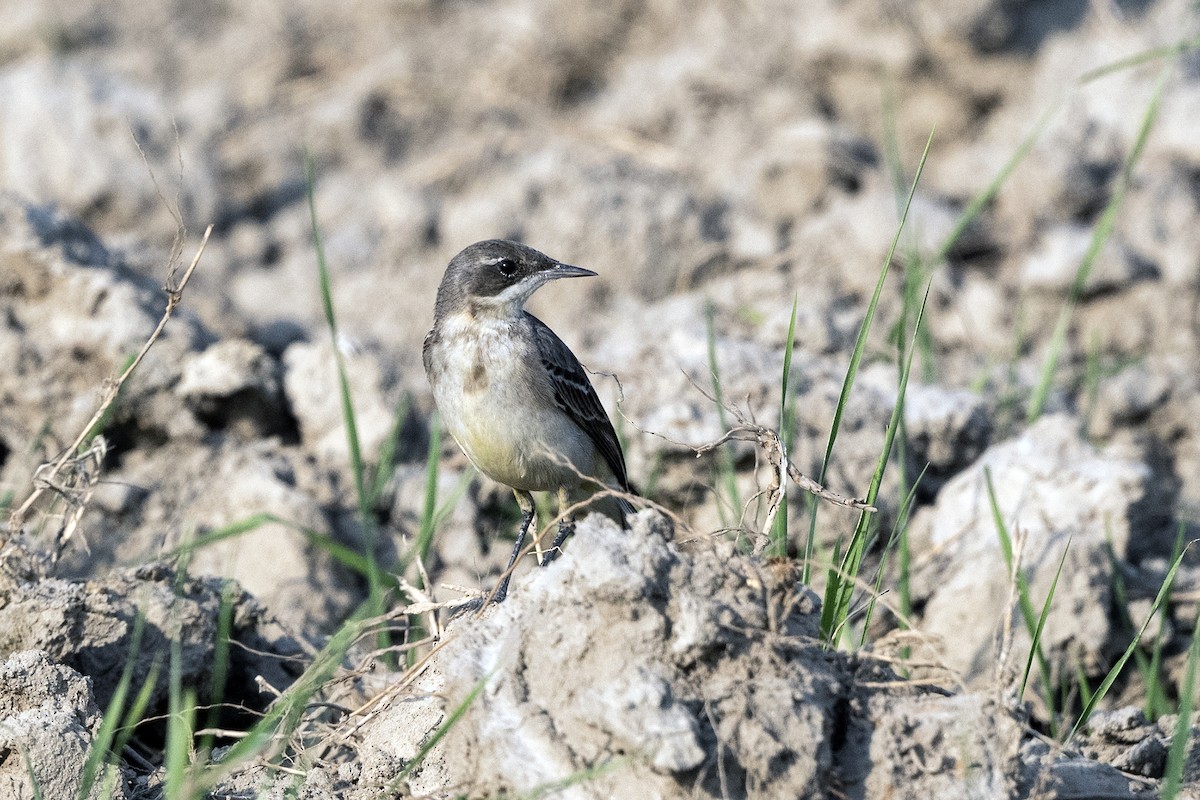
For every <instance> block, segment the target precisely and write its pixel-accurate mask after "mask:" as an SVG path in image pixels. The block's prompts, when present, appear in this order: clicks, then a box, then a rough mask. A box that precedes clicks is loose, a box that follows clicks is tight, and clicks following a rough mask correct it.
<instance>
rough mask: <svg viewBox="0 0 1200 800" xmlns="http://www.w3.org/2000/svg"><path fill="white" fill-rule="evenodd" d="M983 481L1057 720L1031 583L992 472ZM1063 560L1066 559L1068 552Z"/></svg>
mask: <svg viewBox="0 0 1200 800" xmlns="http://www.w3.org/2000/svg"><path fill="white" fill-rule="evenodd" d="M983 480H984V486H985V488H986V489H987V496H988V504H989V505H990V506H991V511H992V524H993V525H994V526H995V528H996V538H997V539H998V540H999V542H1000V552H1001V554H1002V555H1003V556H1004V564H1005V566H1007V567H1008V571H1009V574H1011V575H1013V579H1014V580H1015V581H1016V582H1017V606H1018V608H1020V610H1021V619H1022V620H1023V621H1024V623H1025V630H1026V632H1028V633H1029V638H1030V642H1031V644H1030V648H1029V652H1030V654H1031V655H1032V656H1033V657H1034V658H1036V659H1037V664H1038V674H1039V675H1041V678H1042V697H1043V699H1044V700H1045V701H1046V707H1047V708H1048V709H1049V710H1050V714H1051V715H1052V716H1054V715H1056V714H1057V713H1058V712H1059V711H1060V710H1061V709H1060V708H1059V707H1058V704H1057V703H1055V702H1054V682H1053V676H1052V674H1051V670H1050V660H1049V659H1048V658H1047V657H1046V653H1045V651H1044V650H1043V649H1042V642H1041V636H1040V635H1038V636H1035V632H1036V631H1037V617H1036V616H1035V615H1034V613H1033V601H1032V600H1031V599H1030V597H1029V581H1028V579H1027V578H1026V577H1025V573H1024V572H1022V571H1021V570H1019V569H1015V564H1014V559H1015V555H1014V553H1013V544H1012V535H1011V534H1010V533H1009V530H1008V523H1006V522H1005V521H1004V515H1003V514H1002V513H1001V511H1000V501H999V500H998V499H997V498H996V485H995V483H993V481H992V471H991V470H990V469H988V468H987V467H985V468H984V470H983ZM1063 556H1064V557H1065V556H1066V552H1065V551H1064V553H1063ZM1056 580H1057V579H1056ZM1027 677H1028V676H1027V675H1026V676H1025V678H1023V679H1022V681H1021V694H1020V695H1018V697H1023V696H1024V694H1025V679H1026V678H1027Z"/></svg>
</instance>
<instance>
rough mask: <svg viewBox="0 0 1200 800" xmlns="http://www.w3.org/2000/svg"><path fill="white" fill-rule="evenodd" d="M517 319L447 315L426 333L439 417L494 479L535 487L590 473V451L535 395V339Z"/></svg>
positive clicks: (572, 428) (539, 393) (560, 416)
mask: <svg viewBox="0 0 1200 800" xmlns="http://www.w3.org/2000/svg"><path fill="white" fill-rule="evenodd" d="M464 317H465V315H464ZM519 325H520V321H513V322H509V321H505V320H486V319H479V318H477V317H473V318H460V319H456V318H454V317H450V318H447V319H445V320H443V322H442V323H441V325H440V326H439V329H438V335H437V336H436V337H432V339H433V340H432V341H431V344H430V349H431V352H430V353H429V354H428V355H429V357H428V358H427V361H428V364H427V370H428V373H429V381H430V384H431V385H432V387H433V395H434V401H435V402H436V403H437V407H438V411H439V413H440V414H441V418H442V424H443V426H444V427H445V429H446V430H447V431H448V432H449V433H450V434H451V435H452V436H453V437H454V439H455V441H457V442H458V444H459V446H460V447H462V449H463V451H464V452H465V453H466V454H467V457H468V458H470V459H471V461H472V462H473V463H474V464H475V466H477V467H478V468H479V469H480V471H482V472H483V473H485V474H486V475H488V476H489V477H491V478H492V479H494V480H496V481H499V482H500V483H504V484H506V485H508V486H512V487H514V488H521V489H528V490H531V491H540V490H546V489H551V488H554V487H556V486H559V485H562V484H564V483H567V482H569V477H568V476H571V475H575V474H577V473H578V471H582V473H583V474H589V473H590V471H591V469H592V461H593V457H594V454H593V451H592V446H591V443H590V441H588V440H587V439H586V437H581V436H580V434H579V432H578V431H577V429H576V428H575V426H574V423H572V422H571V421H570V420H569V419H568V418H567V417H566V416H565V415H563V414H562V413H561V412H559V411H558V410H557V409H556V408H555V407H554V406H553V404H552V403H550V402H548V401H547V399H546V398H545V397H544V396H543V395H542V390H541V388H540V384H539V383H538V382H537V380H536V378H535V375H536V374H537V373H536V370H537V369H540V363H541V362H540V360H539V357H538V354H537V352H536V345H535V344H534V343H533V341H532V339H531V337H529V336H523V335H522V329H521V328H520V327H518V326H519ZM564 450H565V452H564Z"/></svg>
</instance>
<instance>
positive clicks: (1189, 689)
mask: <svg viewBox="0 0 1200 800" xmlns="http://www.w3.org/2000/svg"><path fill="white" fill-rule="evenodd" d="M1197 661H1200V613H1198V614H1197V615H1196V619H1195V622H1194V623H1193V624H1192V643H1191V645H1190V646H1189V647H1188V657H1187V666H1186V667H1184V671H1183V685H1182V686H1181V687H1180V688H1179V709H1178V710H1177V712H1176V713H1177V714H1178V715H1179V716H1178V718H1177V719H1176V721H1175V730H1174V732H1173V733H1172V734H1171V747H1170V749H1169V750H1168V751H1167V767H1166V769H1165V770H1164V771H1163V780H1162V795H1161V797H1162V800H1175V798H1176V797H1178V796H1179V790H1180V789H1181V788H1182V786H1183V770H1184V767H1185V766H1186V764H1187V760H1188V759H1187V752H1188V743H1189V742H1190V741H1191V738H1192V709H1193V708H1194V707H1195V702H1196V662H1197Z"/></svg>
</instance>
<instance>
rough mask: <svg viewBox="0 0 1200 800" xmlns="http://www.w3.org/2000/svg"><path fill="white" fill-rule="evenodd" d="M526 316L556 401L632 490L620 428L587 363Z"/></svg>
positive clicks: (609, 466) (623, 483)
mask: <svg viewBox="0 0 1200 800" xmlns="http://www.w3.org/2000/svg"><path fill="white" fill-rule="evenodd" d="M526 316H527V317H528V318H529V321H530V323H531V324H532V327H533V340H534V342H535V343H536V344H537V354H538V357H539V358H540V359H541V362H542V366H543V367H545V370H546V375H547V377H548V378H549V380H550V388H551V391H552V392H553V394H554V403H555V405H557V406H558V407H559V409H560V410H562V411H563V413H565V414H566V415H567V416H568V417H570V418H571V419H572V420H573V421H574V422H575V424H576V425H578V426H579V427H580V428H582V429H583V431H584V432H585V433H586V434H587V435H588V438H590V439H591V440H592V443H593V444H595V445H596V449H598V450H599V451H600V454H601V455H603V456H604V461H605V463H606V464H608V468H609V469H610V470H612V473H613V475H614V476H615V477H616V479H617V483H618V484H620V486H621V488H622V489H623V490H625V491H629V478H628V477H627V475H626V474H625V456H624V454H622V452H621V443H620V442H618V441H617V432H616V431H615V430H613V426H612V422H611V421H609V419H608V414H606V413H605V412H604V406H603V405H601V404H600V398H599V397H597V396H596V390H595V389H594V388H593V387H592V382H591V381H590V380H588V376H587V373H586V372H584V370H583V365H582V364H580V363H579V359H577V358H576V357H575V354H574V353H572V352H571V349H570V348H569V347H567V346H566V344H564V343H563V340H562V339H559V338H558V335H557V334H555V333H554V331H552V330H550V328H549V327H547V326H546V324H545V323H544V322H542V321H541V320H540V319H538V318H537V317H535V316H533V315H532V314H529V313H528V312H527V313H526Z"/></svg>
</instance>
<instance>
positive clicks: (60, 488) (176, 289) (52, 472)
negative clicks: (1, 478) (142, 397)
mask: <svg viewBox="0 0 1200 800" xmlns="http://www.w3.org/2000/svg"><path fill="white" fill-rule="evenodd" d="M212 229H213V226H212V225H209V226H208V228H207V229H206V230H205V231H204V237H203V239H201V241H200V247H199V248H198V249H197V250H196V255H195V257H194V258H193V259H192V261H191V263H190V264H189V265H188V268H187V269H186V270H185V271H184V273H183V276H182V277H181V278H179V280H178V282H177V283H176V281H175V268H174V265H173V266H172V269H171V272H170V274H169V275H168V277H167V283H166V285H165V286H164V287H163V290H164V291H165V292H166V293H167V306H166V309H165V310H164V311H163V315H162V318H161V319H159V321H158V325H157V326H156V327H155V329H154V332H153V333H151V334H150V337H149V338H148V339H147V340H146V342H145V344H143V345H142V349H141V350H140V351H138V354H137V355H136V356H135V357H134V359H133V361H131V362H130V363H129V366H127V367H126V368H125V370H124V371H123V372H122V373H121V374H120V375H119V376H117V378H116V380H113V381H110V382H108V383H107V385H106V386H105V388H104V393H103V395H102V397H101V400H100V405H99V407H98V408H97V409H96V412H95V413H94V414H93V415H92V418H91V419H90V420H88V422H87V424H86V425H84V426H83V428H81V429H80V431H79V434H78V435H77V436H76V437H75V439H74V441H72V442H71V444H70V445H68V446H67V447H66V448H65V449H64V450H63V451H62V453H61V454H60V455H59V456H58V458H56V459H55V460H54V461H52V462H49V463H46V464H43V465H41V466H40V467H38V469H37V471H36V472H35V473H34V488H33V491H32V492H31V493H30V495H29V497H27V498H26V499H25V501H24V502H23V503H21V505H20V506H18V507H17V508H16V509H15V510H14V511H13V512H12V514H10V515H9V522H8V533H9V535H10V536H11V534H12V533H14V532H16V531H19V530H20V529H21V527H22V525H24V522H25V516H26V515H27V514H28V513H29V510H30V509H31V508H32V507H33V505H34V503H36V502H37V501H38V499H39V498H40V497H41V496H42V495H43V494H44V493H45V492H46V491H47V490H48V489H49V490H53V491H54V492H55V494H56V495H58V496H60V497H64V498H66V499H67V502H68V503H69V504H71V506H72V509H73V510H72V512H71V513H70V514H68V515H67V516H66V517H65V518H64V522H63V526H62V529H61V530H60V532H59V534H58V535H57V536H56V537H55V538H56V542H58V543H59V545H60V546H61V544H62V543H65V541H66V540H67V539H69V538H70V534H71V533H73V532H74V529H75V526H76V525H77V524H78V521H79V516H80V515H82V513H83V508H84V507H85V506H86V499H90V497H91V491H92V487H93V486H94V485H95V481H94V480H91V481H90V483H89V482H88V478H87V476H88V473H87V471H84V472H83V473H81V472H80V470H79V469H78V464H79V462H80V459H84V460H85V461H86V459H88V458H89V456H90V455H91V454H93V451H94V449H95V448H94V447H93V448H92V449H89V451H88V453H85V454H83V455H82V456H81V455H79V449H80V447H82V446H83V443H84V442H85V441H86V440H87V438H88V435H89V434H91V433H92V431H94V430H95V428H96V426H97V425H98V424H99V423H100V421H101V420H102V419H103V418H104V415H105V414H106V413H107V412H108V410H109V408H110V407H111V406H112V404H113V403H114V402H115V401H116V399H117V395H118V393H119V392H120V391H121V387H122V386H123V385H124V384H125V382H126V381H127V380H129V376H130V375H132V374H133V371H134V370H136V369H137V368H138V366H139V365H140V364H141V363H142V359H144V358H145V357H146V353H148V352H149V351H150V348H151V347H152V346H153V345H154V343H155V342H157V341H158V338H159V337H160V336H161V335H162V332H163V329H164V328H165V327H166V325H167V322H168V321H169V320H170V319H171V316H172V314H174V313H175V309H176V308H177V307H178V306H179V303H180V302H181V301H182V300H183V290H184V288H186V287H187V284H188V281H189V280H191V277H192V273H193V272H194V271H195V270H196V266H197V265H198V264H199V263H200V257H201V256H202V255H204V248H205V247H206V246H207V245H208V238H209V236H210V235H211V234H212ZM96 438H99V437H96ZM101 447H102V446H101ZM96 472H98V470H97V471H96ZM80 478H83V481H82V483H80V482H79V480H78V479H80ZM5 544H7V539H6V538H0V548H2V547H3V546H4V545H5Z"/></svg>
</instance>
